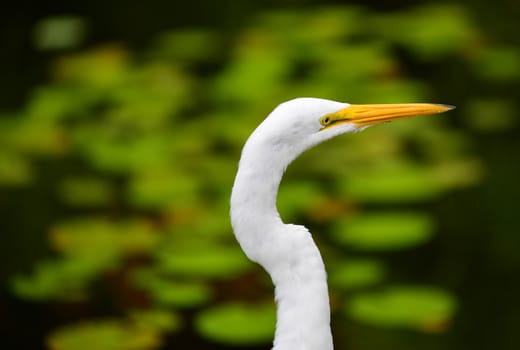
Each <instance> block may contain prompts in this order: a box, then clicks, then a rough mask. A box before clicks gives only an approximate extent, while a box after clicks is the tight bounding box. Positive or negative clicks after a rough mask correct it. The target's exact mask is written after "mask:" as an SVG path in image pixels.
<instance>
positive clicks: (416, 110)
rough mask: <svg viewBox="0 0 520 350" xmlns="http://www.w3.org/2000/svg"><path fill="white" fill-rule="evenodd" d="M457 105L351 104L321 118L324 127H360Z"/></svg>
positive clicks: (443, 110) (439, 110)
mask: <svg viewBox="0 0 520 350" xmlns="http://www.w3.org/2000/svg"><path fill="white" fill-rule="evenodd" d="M454 108H455V106H450V105H444V104H433V103H399V104H368V105H350V106H348V107H346V108H344V109H342V110H339V111H337V112H334V113H330V114H327V115H324V116H323V117H321V119H320V123H321V125H323V129H327V128H329V127H333V126H336V125H339V124H344V123H354V124H355V125H356V126H358V127H362V126H369V125H375V124H380V123H386V122H391V121H393V120H397V119H403V118H411V117H417V116H421V115H429V114H437V113H442V112H446V111H449V110H452V109H454Z"/></svg>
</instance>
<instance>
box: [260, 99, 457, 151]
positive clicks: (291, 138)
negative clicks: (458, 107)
mask: <svg viewBox="0 0 520 350" xmlns="http://www.w3.org/2000/svg"><path fill="white" fill-rule="evenodd" d="M453 108H455V107H454V106H450V105H443V104H429V103H405V104H349V103H342V102H336V101H331V100H325V99H319V98H297V99H294V100H290V101H287V102H284V103H282V104H280V105H279V106H278V107H276V108H275V109H274V110H273V111H272V112H271V114H270V115H269V116H268V117H267V118H266V119H265V120H264V121H263V122H262V124H260V126H259V127H258V128H257V129H256V130H255V132H254V133H253V135H252V136H251V139H252V140H255V141H256V142H260V143H262V144H263V145H264V146H266V145H269V146H271V147H273V148H274V149H275V150H276V151H279V152H288V153H289V154H293V155H295V156H297V155H298V154H300V153H301V152H303V151H305V150H306V149H308V148H310V147H312V146H314V145H316V144H318V143H320V142H323V141H325V140H328V139H331V138H333V137H335V136H338V135H340V134H345V133H352V132H357V131H361V130H363V129H365V128H367V127H369V126H373V125H377V124H381V123H387V122H391V121H394V120H397V119H403V118H410V117H415V116H420V115H428V114H437V113H442V112H445V111H448V110H451V109H453Z"/></svg>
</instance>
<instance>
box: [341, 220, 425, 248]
mask: <svg viewBox="0 0 520 350" xmlns="http://www.w3.org/2000/svg"><path fill="white" fill-rule="evenodd" d="M432 234H433V221H432V219H431V218H430V217H429V216H428V215H426V214H421V213H414V212H381V213H376V214H363V215H359V216H355V217H352V218H349V219H346V220H342V221H340V222H339V223H337V224H336V226H335V228H334V231H333V238H334V239H335V240H336V241H337V242H339V243H342V244H345V245H349V246H352V247H354V248H357V249H362V250H374V249H375V250H392V249H402V248H407V247H411V246H415V245H417V244H421V243H423V242H425V241H427V240H428V239H429V238H430V237H431V236H432Z"/></svg>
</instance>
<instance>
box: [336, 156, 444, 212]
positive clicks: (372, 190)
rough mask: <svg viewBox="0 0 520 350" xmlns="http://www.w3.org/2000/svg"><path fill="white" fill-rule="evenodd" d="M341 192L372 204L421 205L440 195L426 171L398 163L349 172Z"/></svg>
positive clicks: (430, 175) (438, 186) (440, 189)
mask: <svg viewBox="0 0 520 350" xmlns="http://www.w3.org/2000/svg"><path fill="white" fill-rule="evenodd" d="M340 189H341V191H342V192H344V194H345V195H346V196H347V197H348V198H352V199H356V200H359V201H363V202H371V203H401V202H402V203H410V202H412V203H413V202H421V201H427V200H431V199H433V198H435V197H437V196H438V195H439V194H440V193H441V192H442V186H440V184H439V183H438V182H437V181H436V179H435V176H433V174H432V172H431V171H430V170H429V169H428V168H425V167H420V166H416V165H409V164H399V163H398V164H395V165H393V164H391V165H389V166H386V167H385V166H381V167H377V168H375V169H374V170H371V171H358V172H352V173H350V174H349V176H348V179H347V181H344V182H341V183H340Z"/></svg>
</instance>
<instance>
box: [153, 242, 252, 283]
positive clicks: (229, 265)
mask: <svg viewBox="0 0 520 350" xmlns="http://www.w3.org/2000/svg"><path fill="white" fill-rule="evenodd" d="M250 267H251V263H250V262H249V260H247V258H246V257H245V255H244V253H243V252H242V251H240V249H239V248H229V247H225V246H218V245H207V246H202V247H199V248H194V249H193V250H189V251H188V250H184V251H180V250H179V251H176V252H168V251H161V252H159V253H158V269H159V270H160V271H161V272H163V273H165V274H173V275H178V276H186V277H190V278H219V277H220V278H223V277H224V278H225V277H233V276H236V275H238V274H240V273H242V272H244V271H246V270H247V269H249V268H250Z"/></svg>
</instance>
